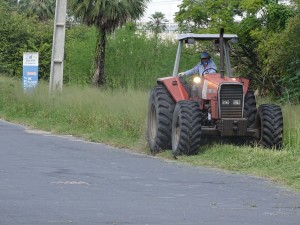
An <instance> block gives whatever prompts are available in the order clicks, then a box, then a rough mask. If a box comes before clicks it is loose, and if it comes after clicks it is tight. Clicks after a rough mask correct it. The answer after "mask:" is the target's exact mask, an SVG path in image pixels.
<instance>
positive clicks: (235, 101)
mask: <svg viewBox="0 0 300 225" xmlns="http://www.w3.org/2000/svg"><path fill="white" fill-rule="evenodd" d="M232 104H233V105H241V100H233V101H232Z"/></svg>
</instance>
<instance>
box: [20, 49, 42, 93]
mask: <svg viewBox="0 0 300 225" xmlns="http://www.w3.org/2000/svg"><path fill="white" fill-rule="evenodd" d="M38 71H39V53H38V52H24V54H23V89H24V91H25V92H26V91H31V90H33V89H34V88H35V87H36V86H37V84H38V79H39V76H38Z"/></svg>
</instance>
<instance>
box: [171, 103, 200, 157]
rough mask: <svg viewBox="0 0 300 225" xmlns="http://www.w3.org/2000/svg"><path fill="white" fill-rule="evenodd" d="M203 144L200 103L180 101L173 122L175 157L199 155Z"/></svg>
mask: <svg viewBox="0 0 300 225" xmlns="http://www.w3.org/2000/svg"><path fill="white" fill-rule="evenodd" d="M200 144H201V111H200V108H199V103H197V102H193V101H186V100H185V101H180V102H178V103H177V104H176V107H175V110H174V114H173V121H172V152H173V155H175V156H176V155H181V154H186V155H192V154H197V153H198V150H199V147H200Z"/></svg>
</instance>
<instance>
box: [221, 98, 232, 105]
mask: <svg viewBox="0 0 300 225" xmlns="http://www.w3.org/2000/svg"><path fill="white" fill-rule="evenodd" d="M229 104H230V102H229V100H226V99H223V100H222V105H229Z"/></svg>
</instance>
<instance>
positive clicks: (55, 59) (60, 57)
mask: <svg viewBox="0 0 300 225" xmlns="http://www.w3.org/2000/svg"><path fill="white" fill-rule="evenodd" d="M66 15H67V0H56V9H55V20H54V33H53V44H52V58H51V70H50V84H49V93H50V94H53V92H54V91H60V92H62V86H63V69H64V48H65V32H66V31H65V30H66Z"/></svg>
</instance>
